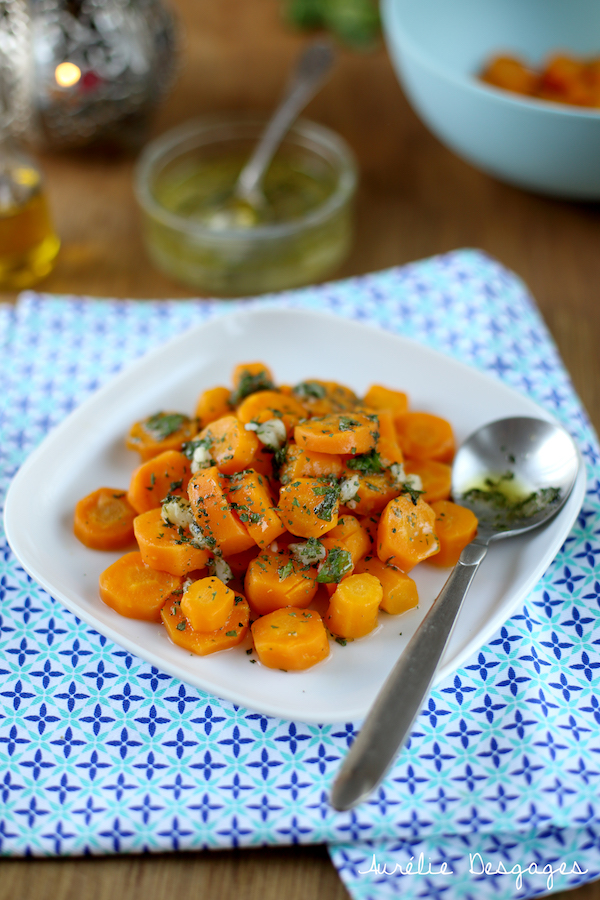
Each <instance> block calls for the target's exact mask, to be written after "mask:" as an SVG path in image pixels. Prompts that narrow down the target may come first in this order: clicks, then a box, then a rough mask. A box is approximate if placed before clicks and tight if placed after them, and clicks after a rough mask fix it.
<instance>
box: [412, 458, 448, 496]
mask: <svg viewBox="0 0 600 900" xmlns="http://www.w3.org/2000/svg"><path fill="white" fill-rule="evenodd" d="M404 471H405V472H406V474H407V475H418V476H419V478H420V479H421V484H422V485H423V491H424V493H423V500H424V501H425V503H429V504H431V503H434V502H435V501H436V500H448V498H449V497H450V492H451V490H452V469H451V468H450V466H449V465H447V464H446V463H443V462H438V461H437V460H435V459H407V460H406V462H405V463H404Z"/></svg>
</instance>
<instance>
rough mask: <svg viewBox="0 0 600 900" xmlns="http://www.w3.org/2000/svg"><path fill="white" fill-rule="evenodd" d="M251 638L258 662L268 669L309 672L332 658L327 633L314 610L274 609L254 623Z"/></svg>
mask: <svg viewBox="0 0 600 900" xmlns="http://www.w3.org/2000/svg"><path fill="white" fill-rule="evenodd" d="M252 638H253V640H254V647H255V649H256V653H257V655H258V658H259V660H260V661H261V663H262V664H263V666H267V667H268V668H269V669H283V670H284V671H286V672H287V671H290V670H301V669H308V668H310V667H311V666H314V665H316V664H317V663H318V662H321V660H323V659H325V658H326V657H327V656H329V641H328V640H327V632H326V631H325V626H324V625H323V620H322V619H321V617H320V615H319V614H318V613H317V612H315V611H314V610H308V609H305V610H300V609H292V608H290V607H285V608H282V609H277V610H274V611H273V612H272V613H269V614H268V615H266V616H262V617H261V618H260V619H257V620H256V622H254V624H253V625H252Z"/></svg>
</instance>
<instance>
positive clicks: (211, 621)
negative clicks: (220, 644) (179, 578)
mask: <svg viewBox="0 0 600 900" xmlns="http://www.w3.org/2000/svg"><path fill="white" fill-rule="evenodd" d="M234 606H235V594H234V592H233V591H232V590H230V588H228V587H227V585H225V584H223V582H222V581H221V580H220V579H219V578H215V576H214V575H211V576H209V577H208V578H200V579H199V580H198V581H194V583H193V584H191V585H190V586H189V587H188V588H187V590H186V591H184V594H183V597H182V598H181V612H182V613H183V615H184V616H185V617H186V619H187V620H188V622H189V623H190V625H191V626H192V628H193V629H194V631H216V630H217V628H222V627H223V625H224V624H225V622H226V621H227V619H228V618H229V616H230V615H231V612H232V610H233V607H234Z"/></svg>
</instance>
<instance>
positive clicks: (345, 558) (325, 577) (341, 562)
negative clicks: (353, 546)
mask: <svg viewBox="0 0 600 900" xmlns="http://www.w3.org/2000/svg"><path fill="white" fill-rule="evenodd" d="M352 568H353V566H352V556H351V555H350V552H349V551H348V550H342V548H341V547H334V548H333V549H332V550H330V551H329V553H328V555H327V559H326V560H325V562H324V563H323V565H322V566H321V568H320V570H319V574H318V575H317V581H318V582H319V584H339V583H340V581H341V580H342V578H343V577H344V575H347V574H348V572H351V571H352Z"/></svg>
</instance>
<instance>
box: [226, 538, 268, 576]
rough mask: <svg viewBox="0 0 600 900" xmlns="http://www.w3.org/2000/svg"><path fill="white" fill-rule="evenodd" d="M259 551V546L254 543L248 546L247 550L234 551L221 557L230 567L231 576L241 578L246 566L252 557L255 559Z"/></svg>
mask: <svg viewBox="0 0 600 900" xmlns="http://www.w3.org/2000/svg"><path fill="white" fill-rule="evenodd" d="M259 553H260V547H258V546H257V545H256V544H255V545H254V546H253V547H249V548H248V550H242V552H241V553H234V554H233V555H231V556H225V557H223V558H224V560H225V562H226V563H227V565H228V566H229V568H230V569H231V574H232V575H233V577H234V578H240V577H241V578H243V577H244V575H245V574H246V570H247V569H248V566H249V565H250V563H251V562H252V560H253V559H256V557H257V556H258V554H259Z"/></svg>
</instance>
